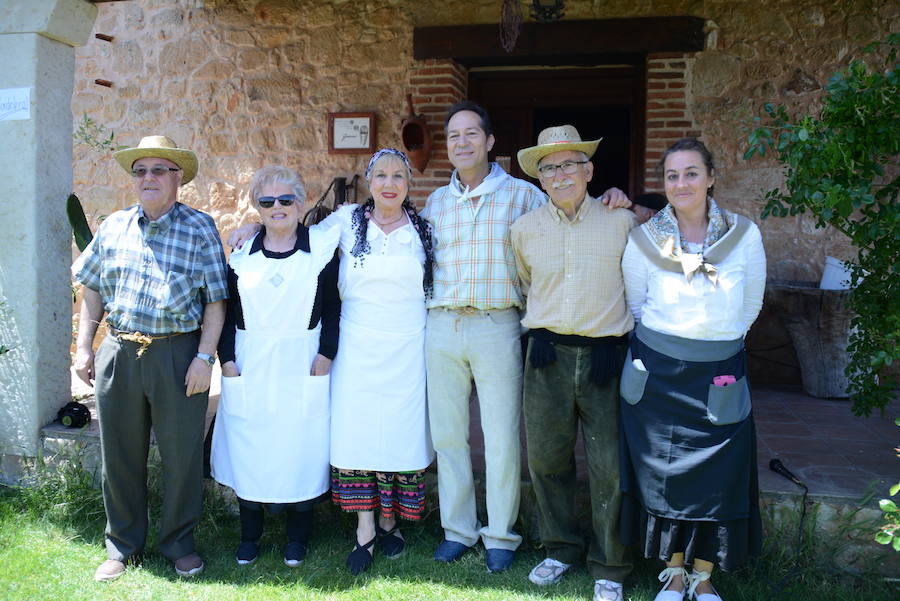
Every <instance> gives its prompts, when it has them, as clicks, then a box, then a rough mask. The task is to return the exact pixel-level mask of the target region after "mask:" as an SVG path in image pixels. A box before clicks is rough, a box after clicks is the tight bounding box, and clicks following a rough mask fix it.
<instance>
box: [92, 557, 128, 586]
mask: <svg viewBox="0 0 900 601" xmlns="http://www.w3.org/2000/svg"><path fill="white" fill-rule="evenodd" d="M124 573H125V563H124V562H121V561H119V560H118V559H107V560H106V561H104V562H103V563H101V564H100V565H99V566H98V567H97V571H96V572H94V580H96V581H97V582H109V581H110V580H115V579H116V578H118V577H119V576H121V575H122V574H124Z"/></svg>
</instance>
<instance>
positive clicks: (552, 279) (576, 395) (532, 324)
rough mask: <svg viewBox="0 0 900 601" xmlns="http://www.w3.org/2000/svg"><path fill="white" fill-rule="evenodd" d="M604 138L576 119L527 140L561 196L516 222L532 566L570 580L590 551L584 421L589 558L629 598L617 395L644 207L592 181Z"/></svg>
mask: <svg viewBox="0 0 900 601" xmlns="http://www.w3.org/2000/svg"><path fill="white" fill-rule="evenodd" d="M599 143H600V140H599V139H598V140H592V141H582V139H581V136H580V135H579V134H578V131H577V130H576V129H575V128H574V127H573V126H571V125H561V126H558V127H549V128H547V129H545V130H543V131H542V132H541V133H540V135H539V136H538V143H537V145H536V146H532V147H530V148H525V149H522V150H520V151H519V153H518V159H519V165H520V166H521V167H522V170H523V171H524V172H525V173H527V174H528V175H531V176H532V177H537V178H538V179H539V181H540V184H541V187H543V189H544V190H545V191H546V192H547V194H549V195H550V203H549V204H547V205H545V206H543V207H541V208H539V209H536V210H534V211H531V212H530V213H527V214H526V215H524V216H522V217H520V218H519V219H518V220H517V221H516V222H515V223H514V224H513V225H512V228H511V229H510V238H511V241H512V246H513V251H514V253H515V257H516V269H517V272H518V274H519V280H520V282H521V285H522V292H523V293H524V294H525V296H526V297H527V303H526V309H525V316H524V318H523V319H522V325H523V326H524V327H525V328H528V329H529V333H528V337H529V340H528V351H527V356H526V363H525V376H524V383H523V404H522V410H523V413H524V415H525V436H526V440H527V443H528V464H529V470H530V472H531V482H532V485H533V487H534V493H535V497H536V500H537V507H538V513H539V516H540V520H539V522H540V532H541V540H542V542H543V544H544V547H545V548H546V549H547V558H546V559H545V560H544V561H542V562H541V563H540V564H538V565H537V566H535V568H534V569H533V570H532V571H531V573H530V574H529V576H528V578H529V580H531V582H533V583H535V584H538V585H547V584H553V583H556V582H558V581H559V579H560V578H561V577H562V576H563V574H564V573H565V572H566V571H567V570H568V569H569V568H570V567H571V566H572V564H574V563H576V562H578V561H581V559H582V557H583V555H584V552H585V537H584V529H583V528H582V527H581V526H580V525H579V524H578V520H577V514H576V511H575V493H576V486H575V456H574V448H575V440H576V437H577V434H578V422H579V421H581V428H582V435H583V438H584V446H585V452H586V455H587V471H588V482H589V485H590V493H591V505H592V510H591V522H592V528H591V529H590V530H589V531H588V532H590V536H589V543H588V545H587V564H588V569H589V570H590V572H591V574H592V576H593V578H594V579H595V580H596V582H595V585H594V600H595V601H601V600H602V601H622V599H623V595H622V582H623V581H624V580H625V577H626V576H627V575H628V574H629V572H630V571H631V563H630V562H629V560H628V558H627V557H626V553H625V548H624V547H623V546H622V544H621V543H620V542H619V539H618V537H617V533H616V528H617V524H618V515H619V506H620V504H621V502H620V498H621V493H620V492H619V477H618V474H619V471H618V470H619V461H618V444H619V443H618V424H617V407H618V391H619V374H620V373H621V370H622V362H623V360H624V357H625V351H626V346H625V345H626V343H627V334H628V332H629V331H630V330H631V329H632V328H633V326H634V320H633V318H632V316H631V313H630V312H629V311H628V307H627V306H626V304H625V285H624V281H623V278H622V268H621V261H622V253H623V252H624V249H625V243H626V242H627V241H628V233H629V231H631V228H632V227H634V225H635V217H634V215H633V214H632V213H631V212H630V211H628V210H626V209H624V208H620V209H614V210H607V209H606V208H605V207H603V206H602V205H601V203H600V201H598V200H595V199H593V198H591V197H590V196H589V195H588V193H587V185H588V182H589V181H591V177H592V176H593V165H592V163H591V161H590V158H591V156H593V154H594V152H595V151H596V150H597V145H598V144H599Z"/></svg>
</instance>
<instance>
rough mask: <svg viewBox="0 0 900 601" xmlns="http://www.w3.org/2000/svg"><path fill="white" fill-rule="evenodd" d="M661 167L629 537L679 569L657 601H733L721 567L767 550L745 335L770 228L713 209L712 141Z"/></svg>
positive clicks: (646, 257) (637, 267) (628, 394)
mask: <svg viewBox="0 0 900 601" xmlns="http://www.w3.org/2000/svg"><path fill="white" fill-rule="evenodd" d="M660 171H661V173H660V175H661V177H662V179H663V181H664V183H665V192H666V198H667V199H668V205H667V206H666V207H665V208H663V209H662V210H661V211H660V212H659V213H657V214H656V215H655V216H653V217H652V218H651V219H650V220H649V221H648V222H647V223H645V224H644V225H641V226H639V227H637V228H635V229H634V230H632V232H631V235H630V238H629V241H628V244H627V246H626V248H625V253H624V255H623V257H622V273H623V275H624V278H625V295H626V300H627V302H628V306H629V308H630V309H631V311H632V313H633V314H634V317H635V320H636V321H638V325H637V327H636V328H635V331H634V336H633V338H632V340H631V344H630V351H629V356H628V357H627V358H626V361H625V366H624V368H623V372H622V378H621V381H620V392H621V396H622V402H621V405H620V416H621V424H622V436H621V437H620V438H621V444H622V450H621V453H620V466H621V474H620V485H621V487H622V490H623V491H624V492H625V498H624V499H623V505H622V514H621V515H622V518H621V519H622V522H621V525H622V538H623V543H625V544H626V545H639V546H640V548H641V549H642V551H643V554H644V556H645V557H648V558H650V557H654V558H659V559H661V560H663V561H665V562H666V567H665V569H663V571H662V573H661V574H660V575H659V579H660V581H662V582H663V583H664V584H663V588H662V590H661V591H660V592H659V594H658V595H657V596H656V600H655V601H681V600H682V599H683V598H684V597H685V596H687V597H688V598H690V599H696V600H697V601H721V597H719V595H718V593H717V592H716V590H715V588H714V587H713V586H712V583H711V582H710V576H711V574H712V571H713V567H714V565H718V566H719V568H721V569H723V570H732V569H734V568H736V567H738V566H740V565H741V564H742V563H744V562H745V561H746V559H747V558H748V556H751V555H757V554H758V553H759V551H760V544H761V527H760V514H759V492H758V483H757V472H756V430H755V426H754V423H753V415H752V413H751V405H750V392H749V388H748V385H747V377H746V360H745V356H744V336H745V335H746V334H747V331H748V330H749V329H750V326H751V325H752V324H753V322H754V321H755V320H756V317H757V315H758V314H759V311H760V308H761V307H762V299H763V292H764V290H765V282H766V257H765V251H764V249H763V244H762V237H761V236H760V233H759V228H758V227H757V226H756V224H754V223H753V222H752V221H750V220H749V219H747V218H746V217H743V216H741V215H738V214H736V213H732V212H731V211H727V210H725V209H723V208H722V207H720V206H719V205H718V204H717V203H716V201H715V200H713V197H712V187H713V184H714V183H715V178H716V172H715V169H714V166H713V161H712V155H711V154H710V152H709V150H708V149H707V148H706V146H704V145H703V143H702V142H699V141H698V140H695V139H692V138H687V139H683V140H679V141H678V142H676V143H675V144H674V145H672V146H671V147H670V148H669V149H668V150H667V151H666V152H665V154H664V155H663V157H662V159H661V161H660ZM686 566H691V568H692V571H691V572H690V573H689V572H688V571H687V570H686V569H685V567H686Z"/></svg>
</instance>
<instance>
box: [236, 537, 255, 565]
mask: <svg viewBox="0 0 900 601" xmlns="http://www.w3.org/2000/svg"><path fill="white" fill-rule="evenodd" d="M257 557H259V545H258V544H256V543H255V542H253V541H252V540H242V541H241V544H239V545H238V548H237V553H235V554H234V558H235V559H237V562H238V565H241V566H246V565H250V564H251V563H253V562H254V561H256V558H257Z"/></svg>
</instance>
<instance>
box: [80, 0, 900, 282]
mask: <svg viewBox="0 0 900 601" xmlns="http://www.w3.org/2000/svg"><path fill="white" fill-rule="evenodd" d="M501 4H502V3H501V2H500V0H469V1H466V0H459V1H457V2H454V3H448V2H442V1H438V0H416V1H414V2H413V1H402V0H382V1H378V2H376V1H374V0H367V1H366V0H205V1H202V0H168V1H167V0H131V1H128V2H113V3H104V4H99V5H98V7H99V8H100V16H99V18H98V19H97V22H96V26H95V32H96V33H103V34H107V35H111V36H113V38H114V39H113V41H112V42H106V41H102V40H100V39H93V40H91V42H89V43H88V45H87V46H85V47H83V48H81V49H79V51H78V55H77V67H76V84H75V95H74V98H73V102H72V109H73V115H74V117H75V120H76V123H77V122H78V121H79V120H80V118H81V115H82V114H83V113H86V114H88V115H89V116H90V117H91V118H93V119H94V120H95V121H97V122H98V123H100V124H102V125H103V126H105V127H107V128H109V129H111V130H113V131H115V132H116V139H117V141H119V142H120V143H123V144H133V143H136V142H137V140H138V139H139V138H140V136H142V135H146V134H149V133H164V134H167V135H170V136H171V137H173V138H174V139H175V140H176V142H178V143H179V144H181V145H184V146H187V147H190V148H193V149H194V150H196V151H197V153H198V154H199V156H200V157H201V170H200V174H199V175H198V177H197V178H196V179H195V180H194V182H192V183H190V184H189V185H188V186H185V189H184V191H183V194H182V198H183V199H184V200H185V201H187V202H189V203H191V204H192V205H194V206H197V207H199V208H201V209H203V210H205V211H208V212H209V213H211V214H212V215H213V216H214V218H215V219H216V222H217V223H218V225H219V228H220V230H221V231H222V232H223V234H224V233H227V232H229V231H231V230H232V229H233V228H234V227H235V226H237V225H239V224H240V223H242V222H245V221H247V220H249V219H252V218H254V214H253V211H252V210H251V209H250V207H249V200H248V198H247V183H248V181H249V178H250V176H251V175H252V173H253V172H254V170H256V169H257V168H259V167H261V166H263V165H265V164H269V163H284V164H287V165H290V166H293V167H296V168H297V169H298V170H299V171H300V172H301V173H302V174H303V176H304V177H305V178H306V180H307V182H308V187H309V196H310V200H315V199H317V198H318V197H319V196H320V195H321V194H322V193H323V191H324V190H325V189H326V188H327V186H328V183H329V182H330V181H331V179H332V178H333V177H338V176H343V177H352V175H353V174H362V172H363V171H364V169H365V164H366V161H367V159H368V157H367V156H365V155H329V154H328V153H327V135H326V131H325V130H326V128H325V122H326V121H325V120H326V113H327V112H334V111H376V112H377V114H378V123H377V127H378V139H377V143H378V145H379V146H399V145H400V139H399V127H400V122H401V120H402V118H403V117H404V116H405V115H406V114H407V112H408V111H407V109H406V94H407V93H412V94H413V96H414V103H415V105H416V111H417V112H422V113H424V114H425V115H426V117H427V119H428V120H429V124H430V126H431V127H432V130H433V131H434V132H435V134H436V135H435V142H436V145H435V148H436V152H435V153H434V154H433V155H432V159H431V162H430V163H429V165H428V169H427V170H426V172H425V173H424V174H423V175H418V174H417V178H418V179H417V182H416V185H415V187H414V189H413V197H414V198H416V199H417V200H418V201H420V202H421V200H422V199H424V197H425V195H426V194H427V192H428V191H429V190H431V189H433V188H434V187H435V186H437V185H439V184H442V183H443V182H445V181H446V180H447V177H448V175H449V171H450V165H449V163H448V161H447V159H446V152H445V151H444V150H443V144H444V139H443V136H442V132H441V129H442V126H443V118H442V114H443V112H444V110H445V109H446V107H447V106H448V105H449V104H450V103H451V102H452V101H453V100H455V99H457V98H460V97H462V96H464V95H465V89H464V86H465V80H466V77H465V69H464V68H463V67H460V66H459V65H456V64H455V63H453V62H452V61H443V62H441V61H425V62H418V61H415V60H414V59H413V57H412V33H413V28H414V27H416V26H426V25H460V24H474V23H497V22H498V21H499V14H500V6H501ZM526 5H527V3H524V2H523V9H524V10H525V12H526V16H527V6H526ZM898 6H900V5H898V4H897V3H896V2H894V1H892V0H855V1H845V2H830V1H828V2H826V1H824V0H793V1H786V0H760V1H758V2H747V1H742V0H658V1H657V0H606V1H604V2H598V1H597V0H582V1H577V0H570V1H568V2H567V3H566V19H605V18H616V17H639V16H668V15H694V16H700V17H703V18H705V19H706V34H707V39H706V49H705V50H704V51H702V52H697V53H691V54H661V55H653V56H650V57H648V64H647V73H648V103H647V121H648V130H647V153H646V157H645V159H646V166H647V184H648V188H652V187H653V186H654V185H656V182H655V180H654V178H653V174H652V172H651V170H650V167H651V166H652V165H653V164H655V161H656V159H657V158H658V156H659V153H660V152H661V151H662V150H663V149H664V147H665V145H666V143H667V142H669V141H670V140H671V139H673V138H674V137H677V136H679V135H684V134H693V133H697V134H700V135H701V136H702V138H703V139H704V140H705V141H706V142H707V143H708V145H709V146H710V147H711V148H712V149H713V151H714V153H715V155H716V158H717V162H718V167H719V179H718V181H717V182H716V190H717V197H718V199H719V200H720V201H721V202H722V203H723V204H725V205H726V206H728V207H730V208H733V209H736V210H738V211H740V212H742V213H744V214H747V215H750V216H752V217H753V218H754V219H756V220H757V221H759V218H758V216H759V212H760V209H761V205H760V204H759V203H758V201H757V200H756V198H757V196H758V193H759V190H760V189H762V188H764V187H769V186H775V185H778V184H779V183H780V181H781V174H780V171H779V169H778V168H777V166H776V165H775V164H774V163H773V162H771V160H755V161H753V162H745V161H743V160H742V159H741V155H742V153H743V148H742V143H741V139H742V138H743V137H744V136H745V135H746V133H747V127H748V124H749V123H750V121H751V119H752V118H753V116H755V115H757V114H759V113H760V108H761V106H762V104H763V103H764V102H775V103H784V104H787V105H788V106H789V107H790V108H791V109H792V110H804V111H807V110H815V109H816V108H817V107H818V106H819V105H820V101H821V95H822V89H821V88H822V85H823V84H824V82H825V81H826V80H827V78H828V77H829V76H830V75H831V74H832V73H833V72H834V71H835V70H837V69H839V68H840V67H842V66H844V65H846V64H847V63H848V62H849V61H850V60H851V59H852V58H854V57H857V56H859V55H860V49H861V47H862V46H863V45H865V44H866V43H867V42H869V41H871V40H875V39H883V38H884V36H885V35H886V34H887V32H889V31H898V30H900V7H898ZM98 78H99V79H105V80H109V81H111V82H112V87H103V86H100V85H97V84H95V83H94V80H95V79H98ZM560 120H561V121H564V120H565V117H564V116H561V117H560ZM74 176H75V192H76V193H78V194H79V195H80V196H81V197H82V199H83V200H84V202H85V205H86V210H87V212H88V213H89V215H90V216H92V217H93V218H94V219H96V218H97V217H99V216H101V215H105V214H108V213H110V212H111V211H113V210H115V209H117V208H120V207H123V206H125V205H126V204H130V203H131V202H132V200H131V195H130V189H129V184H130V182H129V179H130V178H129V177H127V175H126V174H125V173H124V172H123V171H122V170H121V169H118V168H117V167H116V166H115V164H114V163H113V162H112V161H111V160H110V159H109V158H108V157H105V156H101V155H100V154H98V153H97V152H96V151H93V150H91V149H89V148H87V147H84V146H81V145H76V147H75V173H74ZM364 194H365V184H364V183H363V184H362V185H361V186H360V191H359V195H360V197H362V196H364ZM761 226H762V231H763V236H764V239H765V243H766V248H767V253H768V257H769V274H770V277H775V278H780V279H808V280H817V279H818V278H819V276H820V275H821V271H822V266H823V265H824V256H825V255H833V256H837V257H839V258H850V257H851V256H852V254H853V253H852V249H851V248H850V247H849V245H848V244H847V242H846V241H845V240H844V239H843V238H842V237H841V236H840V235H835V233H834V232H831V231H824V230H816V229H815V228H814V226H813V221H812V220H811V219H809V218H804V217H801V218H796V219H771V220H768V221H766V222H764V223H762V224H761Z"/></svg>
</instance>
